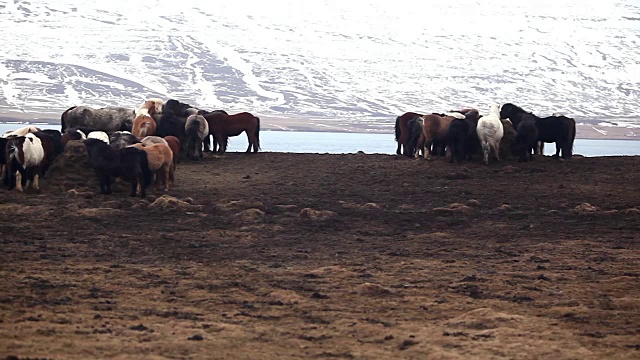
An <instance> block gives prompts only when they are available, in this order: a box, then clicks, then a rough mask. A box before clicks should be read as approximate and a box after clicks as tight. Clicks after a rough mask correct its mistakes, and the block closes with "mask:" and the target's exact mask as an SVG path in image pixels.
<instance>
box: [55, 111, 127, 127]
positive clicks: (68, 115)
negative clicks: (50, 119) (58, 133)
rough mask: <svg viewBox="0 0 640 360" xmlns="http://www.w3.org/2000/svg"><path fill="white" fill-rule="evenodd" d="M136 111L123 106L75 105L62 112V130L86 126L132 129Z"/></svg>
mask: <svg viewBox="0 0 640 360" xmlns="http://www.w3.org/2000/svg"><path fill="white" fill-rule="evenodd" d="M133 117H134V111H133V110H131V109H127V108H123V107H106V108H101V109H94V108H90V107H88V106H73V107H70V108H69V109H67V110H66V111H65V112H63V113H62V116H61V121H62V132H64V131H65V130H66V129H68V128H86V129H90V130H100V131H104V132H108V133H111V132H114V131H118V130H126V131H131V127H132V126H133Z"/></svg>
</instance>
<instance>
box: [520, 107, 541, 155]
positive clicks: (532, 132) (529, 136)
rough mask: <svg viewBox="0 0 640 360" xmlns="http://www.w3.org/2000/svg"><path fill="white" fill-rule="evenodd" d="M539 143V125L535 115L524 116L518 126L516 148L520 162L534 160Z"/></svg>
mask: <svg viewBox="0 0 640 360" xmlns="http://www.w3.org/2000/svg"><path fill="white" fill-rule="evenodd" d="M537 144H538V127H537V126H536V120H535V119H534V118H533V116H526V117H524V118H523V119H522V120H521V121H520V123H519V124H518V127H517V128H516V142H515V150H516V152H517V153H518V155H519V159H518V161H519V162H527V161H531V160H533V153H534V152H535V149H536V146H537Z"/></svg>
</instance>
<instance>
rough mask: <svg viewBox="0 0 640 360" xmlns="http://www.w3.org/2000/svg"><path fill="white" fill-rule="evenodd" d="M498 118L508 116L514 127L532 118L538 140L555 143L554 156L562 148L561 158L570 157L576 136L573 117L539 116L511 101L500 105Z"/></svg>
mask: <svg viewBox="0 0 640 360" xmlns="http://www.w3.org/2000/svg"><path fill="white" fill-rule="evenodd" d="M500 118H501V119H506V118H509V119H510V120H511V122H512V123H513V126H514V128H516V129H517V128H518V125H519V124H520V123H521V122H522V121H524V120H527V119H529V118H533V121H535V124H536V128H537V129H538V141H539V142H541V143H556V154H555V155H554V157H559V156H560V151H561V150H562V158H563V159H570V158H571V156H572V154H573V143H574V141H575V138H576V121H575V120H574V119H572V118H569V117H566V116H548V117H544V118H540V117H538V116H536V115H534V114H532V113H530V112H527V111H525V110H523V109H522V108H521V107H519V106H516V105H514V104H511V103H507V104H504V105H502V109H500Z"/></svg>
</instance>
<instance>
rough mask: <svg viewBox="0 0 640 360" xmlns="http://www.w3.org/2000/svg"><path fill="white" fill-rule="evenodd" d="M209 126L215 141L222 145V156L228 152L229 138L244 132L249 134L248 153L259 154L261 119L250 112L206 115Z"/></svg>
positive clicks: (220, 151)
mask: <svg viewBox="0 0 640 360" xmlns="http://www.w3.org/2000/svg"><path fill="white" fill-rule="evenodd" d="M204 118H205V120H207V124H209V134H210V135H213V138H214V139H215V141H216V142H217V143H218V144H220V150H219V153H220V154H224V152H225V151H226V150H227V143H228V141H229V136H238V135H240V134H241V133H242V132H243V131H244V132H246V133H247V139H248V140H249V146H248V147H247V152H251V147H253V152H254V153H256V152H258V149H260V118H259V117H257V116H253V115H252V114H250V113H248V112H241V113H239V114H234V115H227V114H224V113H220V112H214V113H209V114H207V115H204Z"/></svg>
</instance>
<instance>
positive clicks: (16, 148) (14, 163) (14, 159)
mask: <svg viewBox="0 0 640 360" xmlns="http://www.w3.org/2000/svg"><path fill="white" fill-rule="evenodd" d="M44 157H45V152H44V148H43V147H42V141H40V138H38V137H37V136H35V135H34V134H31V133H28V134H26V135H25V136H16V137H12V138H10V139H9V141H8V143H7V174H8V176H10V178H9V179H10V180H9V183H10V188H11V182H12V181H11V180H12V179H11V178H13V177H14V176H15V187H16V190H18V191H23V189H22V176H23V174H24V176H26V177H27V182H26V185H25V188H28V187H29V186H30V185H31V187H33V188H34V189H39V188H40V184H39V181H38V180H39V176H40V171H41V166H42V162H43V160H44ZM31 180H33V181H31Z"/></svg>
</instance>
